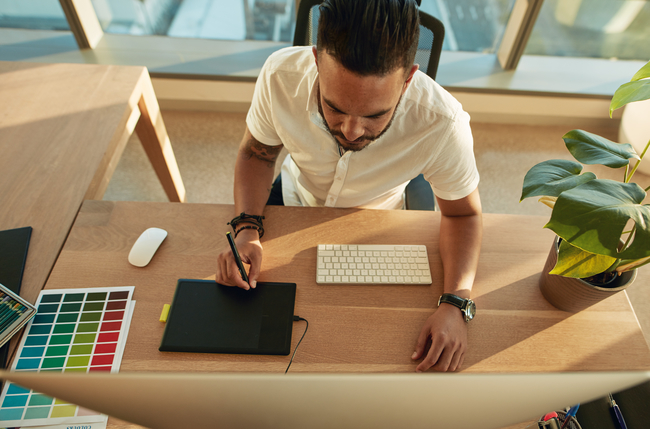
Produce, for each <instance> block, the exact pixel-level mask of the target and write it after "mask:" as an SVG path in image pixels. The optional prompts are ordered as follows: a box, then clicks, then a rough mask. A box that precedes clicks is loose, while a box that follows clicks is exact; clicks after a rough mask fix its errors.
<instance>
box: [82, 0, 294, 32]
mask: <svg viewBox="0 0 650 429" xmlns="http://www.w3.org/2000/svg"><path fill="white" fill-rule="evenodd" d="M92 3H93V6H94V8H95V12H96V13H97V17H98V19H99V22H100V23H101V26H102V29H103V30H104V31H105V32H106V33H113V34H132V35H164V36H170V37H189V38H198V39H219V40H272V41H276V42H291V41H292V40H293V31H294V27H295V14H296V12H295V2H294V0H234V1H233V0H92Z"/></svg>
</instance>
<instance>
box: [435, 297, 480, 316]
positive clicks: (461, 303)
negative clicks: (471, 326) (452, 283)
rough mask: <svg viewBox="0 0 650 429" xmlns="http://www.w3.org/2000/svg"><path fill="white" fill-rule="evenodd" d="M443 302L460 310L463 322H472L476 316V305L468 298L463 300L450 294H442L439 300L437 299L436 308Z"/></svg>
mask: <svg viewBox="0 0 650 429" xmlns="http://www.w3.org/2000/svg"><path fill="white" fill-rule="evenodd" d="M443 302H446V303H447V304H451V305H453V306H455V307H458V308H460V311H462V312H463V316H464V317H465V322H469V321H470V320H472V319H473V318H474V315H475V314H476V304H474V301H472V300H471V299H469V298H468V299H465V298H461V297H459V296H456V295H454V294H451V293H443V294H442V295H440V299H438V307H440V304H442V303H443Z"/></svg>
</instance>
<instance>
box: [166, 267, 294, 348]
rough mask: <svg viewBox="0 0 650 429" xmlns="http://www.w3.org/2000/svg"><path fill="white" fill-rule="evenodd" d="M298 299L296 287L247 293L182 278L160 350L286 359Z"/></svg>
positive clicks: (269, 286) (261, 287) (261, 286)
mask: <svg viewBox="0 0 650 429" xmlns="http://www.w3.org/2000/svg"><path fill="white" fill-rule="evenodd" d="M295 301H296V284H295V283H265V282H259V283H257V287H256V288H255V289H250V290H243V289H240V288H238V287H232V286H224V285H221V284H219V283H216V282H214V281H211V280H190V279H180V280H178V284H177V286H176V293H175V294H174V299H173V301H172V305H171V309H170V311H169V316H168V318H167V324H166V326H165V331H164V333H163V337H162V341H161V343H160V347H159V350H160V351H164V352H199V353H236V354H265V355H288V354H289V352H290V349H291V331H292V327H293V309H294V304H295Z"/></svg>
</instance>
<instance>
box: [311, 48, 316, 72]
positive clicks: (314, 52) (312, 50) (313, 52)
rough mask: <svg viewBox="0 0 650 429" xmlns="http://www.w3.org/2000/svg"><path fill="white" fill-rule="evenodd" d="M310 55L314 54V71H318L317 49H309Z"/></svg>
mask: <svg viewBox="0 0 650 429" xmlns="http://www.w3.org/2000/svg"><path fill="white" fill-rule="evenodd" d="M311 53H312V54H314V61H315V62H316V69H318V49H316V46H312V47H311Z"/></svg>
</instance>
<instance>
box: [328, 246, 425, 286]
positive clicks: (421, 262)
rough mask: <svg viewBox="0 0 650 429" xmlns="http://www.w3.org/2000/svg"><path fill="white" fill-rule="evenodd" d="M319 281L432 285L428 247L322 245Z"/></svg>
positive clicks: (329, 282)
mask: <svg viewBox="0 0 650 429" xmlns="http://www.w3.org/2000/svg"><path fill="white" fill-rule="evenodd" d="M316 259H317V266H316V283H321V284H426V285H429V284H431V270H430V268H429V258H428V256H427V247H426V246H422V245H412V246H405V245H389V244H319V245H318V256H317V258H316Z"/></svg>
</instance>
